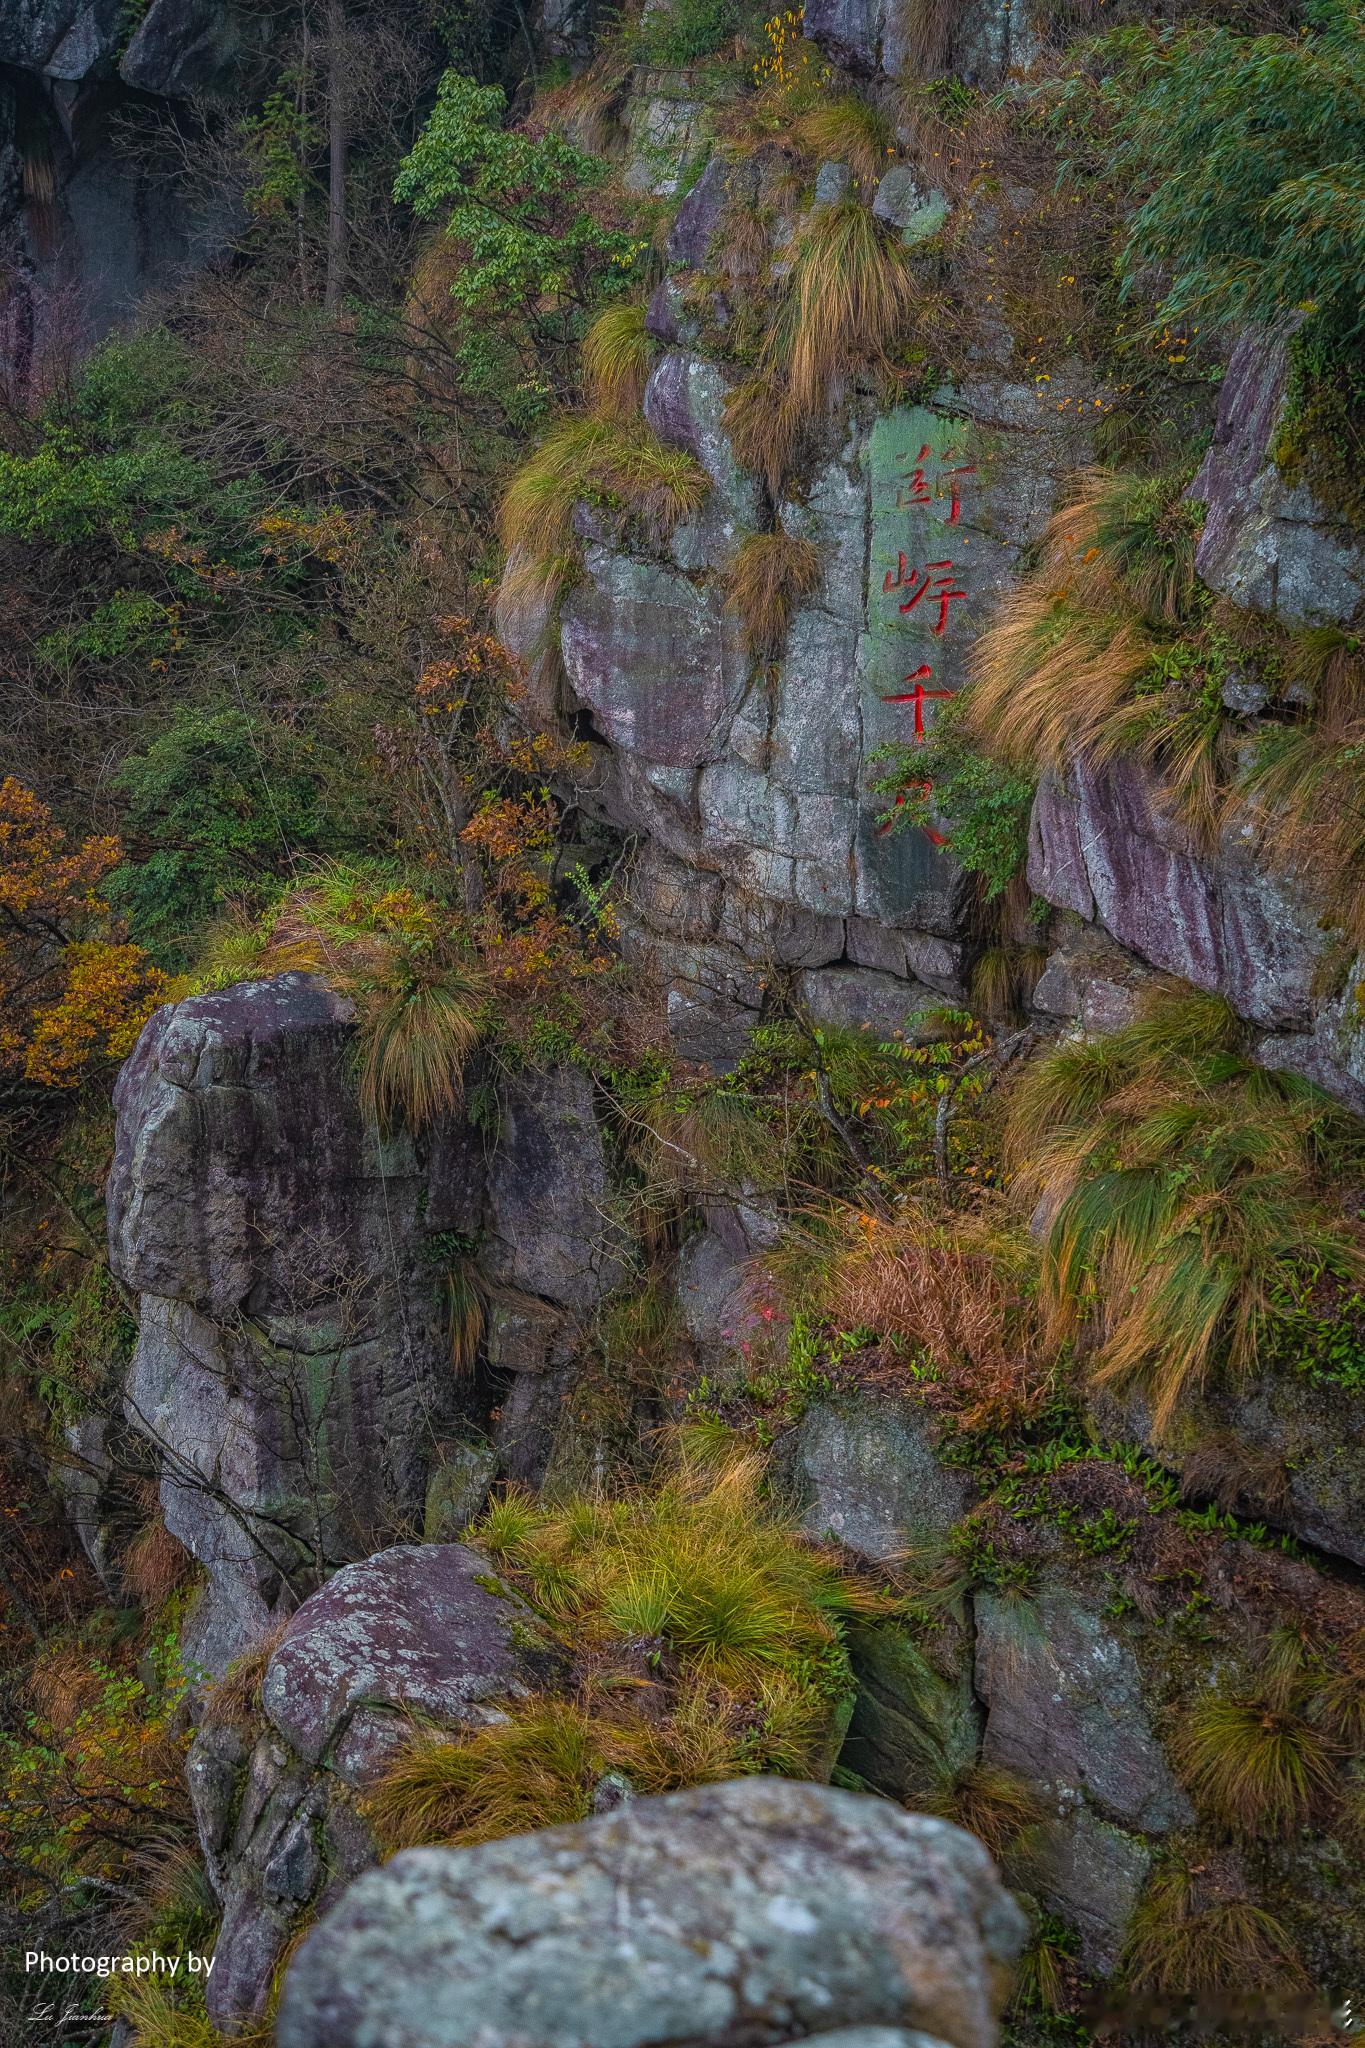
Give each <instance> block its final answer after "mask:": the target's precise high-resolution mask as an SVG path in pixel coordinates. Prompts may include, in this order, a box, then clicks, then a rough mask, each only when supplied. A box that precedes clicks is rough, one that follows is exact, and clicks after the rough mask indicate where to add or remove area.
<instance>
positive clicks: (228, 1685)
mask: <svg viewBox="0 0 1365 2048" xmlns="http://www.w3.org/2000/svg"><path fill="white" fill-rule="evenodd" d="M288 1625H289V1624H288V1623H287V1622H284V1621H282V1622H280V1623H279V1624H278V1626H277V1627H275V1628H273V1629H271V1630H270V1632H269V1634H268V1635H265V1636H262V1638H261V1640H260V1642H259V1643H257V1644H256V1645H255V1646H254V1647H253V1648H252V1649H250V1650H248V1651H246V1653H245V1654H244V1655H243V1656H241V1657H235V1658H234V1659H233V1661H232V1663H231V1664H229V1666H228V1668H227V1670H226V1671H225V1672H224V1673H223V1675H222V1677H221V1678H220V1679H219V1680H218V1683H217V1684H216V1685H214V1686H212V1687H211V1688H210V1689H209V1691H208V1692H207V1693H206V1694H205V1695H204V1702H203V1708H202V1715H201V1719H202V1725H203V1726H204V1727H206V1728H244V1729H245V1728H250V1727H251V1726H252V1725H253V1723H254V1722H255V1720H256V1718H257V1716H258V1715H259V1713H260V1710H261V1686H262V1684H263V1683H264V1681H265V1673H266V1666H267V1665H268V1664H269V1662H270V1660H271V1658H272V1657H273V1656H274V1654H275V1652H276V1650H277V1649H278V1648H279V1646H280V1644H281V1642H282V1641H283V1640H284V1632H285V1629H286V1628H287V1627H288Z"/></svg>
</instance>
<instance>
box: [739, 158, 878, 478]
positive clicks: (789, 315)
mask: <svg viewBox="0 0 1365 2048" xmlns="http://www.w3.org/2000/svg"><path fill="white" fill-rule="evenodd" d="M914 300H915V281H914V274H913V272H912V270H911V268H910V262H909V258H908V255H907V253H906V251H905V249H904V248H902V246H901V245H900V243H899V242H896V241H894V240H893V239H892V238H891V237H890V236H889V235H888V234H887V233H886V232H885V231H884V230H883V228H882V226H881V224H880V223H879V222H878V221H877V219H876V218H875V216H874V215H873V214H872V212H871V210H870V209H869V208H868V207H867V206H866V205H864V204H863V202H862V201H861V200H860V199H845V200H841V201H840V202H839V203H838V204H837V205H834V206H821V207H817V208H816V210H815V212H814V213H813V214H812V215H811V217H810V219H809V220H808V222H807V223H806V225H805V227H804V228H803V229H802V230H801V232H800V233H799V235H798V236H797V239H796V242H795V245H794V248H793V251H792V256H791V266H790V269H789V271H788V273H787V276H786V278H785V280H784V283H783V288H782V293H781V297H780V299H779V302H778V305H777V309H776V312H775V315H774V318H773V321H772V324H771V326H770V327H769V329H768V333H767V336H766V339H765V341H764V344H763V348H762V351H761V354H760V359H759V366H758V368H759V374H758V375H757V376H756V377H755V378H752V379H750V380H749V381H748V382H747V383H745V384H741V385H739V386H738V387H737V389H736V390H735V391H733V392H732V393H731V395H730V399H729V401H728V403H727V406H726V425H727V428H728V430H729V433H730V437H731V441H732V443H733V445H734V449H735V453H736V455H737V456H738V457H739V459H740V461H741V462H742V463H744V465H745V466H746V467H747V468H751V469H755V470H757V471H758V472H759V473H760V474H761V475H762V476H764V477H766V479H767V481H768V485H769V488H770V490H772V491H773V492H774V494H776V493H777V492H779V491H780V489H781V487H782V484H783V481H784V479H785V478H786V477H787V476H788V475H789V474H790V473H791V472H792V470H793V468H794V467H795V466H796V464H797V462H798V460H799V458H800V455H801V451H802V445H803V440H804V437H805V436H806V434H807V433H808V432H809V431H810V429H811V428H812V427H813V426H814V425H815V424H817V423H818V422H819V421H820V420H821V419H822V418H823V417H824V415H825V413H826V411H827V409H828V407H829V404H830V401H831V398H832V396H833V393H834V388H835V385H836V383H837V382H838V380H839V379H841V378H844V377H848V376H851V375H852V374H853V373H854V372H856V371H859V370H867V371H872V372H874V373H885V372H886V371H887V370H888V369H889V361H888V351H889V350H890V349H891V347H892V346H893V345H894V343H895V342H896V341H897V339H898V338H899V337H900V336H901V335H902V334H903V333H904V332H905V330H906V328H907V325H908V322H909V318H910V313H911V309H912V306H913V304H914Z"/></svg>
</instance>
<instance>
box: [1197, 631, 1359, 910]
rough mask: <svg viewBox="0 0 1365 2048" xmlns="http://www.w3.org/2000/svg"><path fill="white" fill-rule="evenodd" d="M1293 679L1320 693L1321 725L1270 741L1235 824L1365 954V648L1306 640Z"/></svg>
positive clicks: (1234, 810)
mask: <svg viewBox="0 0 1365 2048" xmlns="http://www.w3.org/2000/svg"><path fill="white" fill-rule="evenodd" d="M1289 674H1290V680H1291V681H1295V682H1299V683H1301V684H1306V685H1307V686H1308V687H1309V688H1310V689H1311V690H1312V692H1313V696H1314V705H1315V715H1314V717H1313V718H1312V719H1311V720H1308V721H1305V722H1304V723H1303V724H1299V725H1284V726H1280V727H1276V728H1272V729H1271V730H1270V731H1269V732H1268V733H1267V734H1266V735H1265V736H1264V737H1263V739H1262V741H1261V745H1260V748H1259V751H1258V753H1257V756H1256V759H1255V760H1254V762H1253V763H1252V766H1251V768H1250V770H1249V772H1248V773H1247V774H1246V776H1245V777H1244V778H1243V780H1242V783H1241V785H1240V787H1239V788H1238V789H1237V790H1236V791H1235V792H1234V793H1233V796H1232V798H1231V799H1230V801H1229V806H1228V812H1229V816H1230V818H1231V819H1232V821H1233V822H1234V823H1237V824H1247V823H1249V824H1250V825H1251V826H1252V828H1253V830H1254V831H1255V832H1256V833H1257V835H1258V837H1259V839H1260V843H1261V845H1262V846H1263V848H1264V849H1265V852H1266V854H1267V855H1268V856H1269V858H1270V860H1271V861H1272V862H1273V863H1274V864H1275V865H1276V866H1277V867H1279V868H1280V869H1282V870H1283V871H1285V872H1287V873H1289V874H1293V875H1297V876H1298V877H1300V879H1301V880H1302V881H1303V882H1304V883H1305V884H1306V885H1307V886H1308V887H1309V888H1310V889H1312V890H1313V891H1314V892H1315V893H1316V894H1318V895H1319V898H1320V900H1323V901H1324V903H1325V909H1326V915H1327V919H1328V921H1329V922H1331V923H1333V924H1335V925H1337V926H1339V927H1340V929H1341V930H1342V931H1343V932H1344V933H1345V935H1346V937H1347V938H1348V939H1349V941H1350V942H1351V944H1352V945H1353V946H1355V947H1361V946H1365V648H1362V645H1361V642H1360V641H1359V640H1358V639H1356V638H1355V637H1354V636H1351V635H1346V634H1340V633H1335V632H1330V631H1328V632H1318V633H1313V634H1306V635H1302V636H1299V638H1298V639H1297V641H1296V642H1295V643H1294V646H1293V653H1292V656H1291V661H1290V664H1289Z"/></svg>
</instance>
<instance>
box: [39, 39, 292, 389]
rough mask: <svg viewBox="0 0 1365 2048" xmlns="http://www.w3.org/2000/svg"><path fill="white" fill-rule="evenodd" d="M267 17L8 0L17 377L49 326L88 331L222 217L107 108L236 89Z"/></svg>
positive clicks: (129, 305) (201, 259)
mask: <svg viewBox="0 0 1365 2048" xmlns="http://www.w3.org/2000/svg"><path fill="white" fill-rule="evenodd" d="M268 34H269V23H268V21H267V20H266V19H265V18H264V17H263V16H262V15H261V14H260V13H259V12H257V11H255V10H242V9H238V8H236V7H234V6H231V5H229V6H218V5H215V4H211V0H151V4H150V5H149V6H148V7H146V8H145V9H140V10H132V9H130V8H129V7H127V6H125V5H123V4H122V0H16V4H15V5H14V6H11V7H8V8H6V10H5V13H4V18H3V19H0V260H3V267H4V270H5V271H6V272H7V273H9V274H10V277H11V278H12V284H11V289H10V291H9V293H8V297H7V302H6V305H5V309H4V322H5V332H4V339H5V343H6V347H5V355H6V357H7V359H8V360H9V362H10V364H11V366H12V368H13V370H14V371H15V372H16V373H17V374H18V375H19V377H20V379H21V380H22V379H23V378H24V377H25V376H26V374H27V368H28V365H29V363H30V362H31V359H32V356H33V352H34V349H35V347H39V346H41V344H42V342H43V340H44V338H45V336H46V334H47V331H48V330H49V329H51V330H52V331H53V332H54V333H55V332H56V331H57V330H58V329H60V330H61V331H63V332H64V333H65V334H66V335H67V336H68V338H70V336H71V335H72V334H75V335H78V336H80V337H81V338H82V339H83V340H85V341H87V342H93V341H96V340H98V339H99V338H100V337H101V336H102V335H104V334H105V333H106V332H107V331H108V330H109V328H111V327H113V326H116V325H119V324H122V323H125V322H127V321H128V320H129V319H131V317H132V316H133V314H134V312H135V310H136V308H137V307H138V305H139V304H140V303H141V302H142V301H143V300H144V299H146V298H147V296H148V295H149V294H152V293H155V292H157V291H160V290H164V289H166V288H168V287H170V286H171V285H173V284H174V283H175V282H176V281H177V280H179V279H180V278H182V277H184V276H185V275H187V274H188V273H190V272H192V271H194V270H196V269H198V268H200V267H202V266H203V264H204V263H205V262H207V261H208V260H210V258H211V257H212V256H213V255H214V254H216V253H218V252H220V251H221V250H222V249H223V248H224V247H225V245H226V242H227V239H228V237H229V235H230V233H231V230H232V227H233V225H234V223H233V221H232V219H231V217H230V214H229V213H225V212H224V211H223V209H222V207H221V206H218V207H215V206H214V205H212V204H205V202H204V201H203V200H202V199H200V200H198V201H192V200H191V199H190V198H189V196H188V195H187V193H186V190H185V189H184V187H183V184H182V182H181V181H180V180H179V179H178V178H177V176H176V174H175V170H174V167H173V166H171V165H170V164H169V163H161V164H160V165H158V166H155V167H154V166H152V165H150V164H148V163H145V162H141V163H140V162H139V161H138V159H137V157H136V156H135V155H134V153H133V152H132V151H131V150H130V148H129V146H128V139H127V137H126V136H121V135H120V131H119V120H120V116H121V115H126V114H127V113H128V112H129V111H145V110H146V109H147V107H148V106H149V105H150V104H152V103H153V102H155V101H158V100H160V101H165V102H168V103H171V104H175V103H180V104H181V106H182V109H183V106H184V103H186V102H187V101H189V100H190V98H191V97H192V96H194V95H200V94H203V95H209V96H210V97H211V96H213V95H214V94H218V93H222V92H223V91H225V90H227V89H230V88H231V87H232V86H233V85H235V84H236V83H237V82H238V81H239V80H240V79H241V78H242V76H243V74H244V73H245V71H246V70H247V69H248V68H249V66H250V64H251V62H252V60H253V58H254V57H255V56H256V55H258V54H259V51H260V49H261V48H262V46H263V40H264V38H265V37H267V36H268Z"/></svg>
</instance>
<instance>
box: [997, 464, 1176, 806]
mask: <svg viewBox="0 0 1365 2048" xmlns="http://www.w3.org/2000/svg"><path fill="white" fill-rule="evenodd" d="M1180 487H1181V479H1180V478H1179V477H1157V478H1146V479H1143V478H1134V477H1127V476H1113V475H1111V474H1109V473H1108V472H1106V471H1103V470H1091V471H1088V472H1087V473H1086V474H1085V475H1083V476H1082V477H1081V478H1080V479H1079V480H1078V482H1077V484H1076V486H1075V487H1074V489H1073V492H1072V495H1071V497H1070V500H1069V501H1068V503H1067V504H1066V505H1064V506H1063V507H1062V509H1061V510H1060V511H1059V512H1057V513H1056V514H1055V515H1054V517H1053V519H1052V520H1051V522H1050V524H1049V526H1048V529H1047V532H1046V534H1045V535H1044V538H1043V544H1042V559H1041V561H1040V564H1039V568H1038V570H1037V573H1036V574H1035V575H1034V576H1033V577H1031V578H1030V579H1029V580H1028V581H1027V582H1025V583H1022V584H1020V585H1018V586H1017V587H1016V588H1015V589H1014V590H1013V591H1012V592H1011V593H1010V594H1009V595H1008V596H1007V598H1006V600H1005V602H1004V604H1003V606H1002V607H1001V609H1000V610H999V612H998V613H997V615H996V618H995V620H994V622H993V623H992V625H991V626H989V627H988V628H987V630H986V632H985V633H984V634H983V635H982V636H981V638H980V640H979V641H978V642H977V645H976V649H975V651H974V655H973V682H972V689H971V692H970V695H969V698H968V700H967V709H966V713H965V716H966V720H967V724H968V728H969V730H970V731H972V732H973V733H974V734H975V735H976V737H977V738H978V739H979V740H980V741H981V742H982V743H983V745H984V746H985V747H986V748H987V750H988V751H989V752H990V753H992V754H994V755H995V756H996V757H997V758H998V759H1000V760H1002V761H1006V762H1008V763H1010V764H1011V765H1012V766H1014V767H1022V768H1028V769H1032V770H1033V771H1035V772H1036V771H1038V770H1041V769H1044V768H1051V769H1053V770H1060V769H1063V768H1065V766H1066V763H1067V761H1068V760H1069V758H1070V757H1071V755H1072V754H1073V753H1081V754H1085V755H1086V756H1088V757H1089V758H1090V759H1093V760H1097V761H1103V760H1105V759H1110V758H1112V757H1113V756H1114V755H1115V754H1117V753H1121V752H1128V751H1140V752H1143V753H1145V754H1146V755H1147V756H1148V758H1154V757H1155V755H1156V754H1158V753H1159V752H1161V751H1162V750H1163V749H1169V748H1170V747H1171V745H1172V744H1173V743H1175V744H1177V745H1178V744H1179V742H1180V740H1181V738H1182V736H1183V727H1182V725H1181V724H1180V723H1179V722H1173V721H1172V719H1171V718H1170V717H1169V716H1168V717H1163V716H1161V715H1160V714H1161V712H1162V711H1163V709H1164V710H1167V711H1168V712H1169V711H1174V712H1175V713H1176V714H1177V715H1178V713H1179V711H1181V710H1184V709H1185V706H1184V704H1183V702H1177V703H1174V704H1172V705H1167V706H1163V705H1162V704H1161V703H1160V702H1159V700H1158V694H1157V693H1156V692H1155V691H1152V692H1150V693H1147V694H1140V691H1139V686H1140V684H1141V682H1142V680H1143V676H1144V671H1149V670H1150V669H1151V667H1152V664H1153V662H1154V659H1155V658H1156V657H1157V656H1158V654H1159V653H1160V650H1161V647H1162V636H1163V634H1164V635H1165V636H1166V638H1167V639H1169V637H1170V635H1171V634H1172V633H1177V632H1179V631H1180V629H1181V627H1182V626H1185V625H1188V624H1189V623H1190V619H1191V613H1192V608H1193V607H1194V604H1195V600H1196V591H1197V587H1198V585H1197V579H1196V576H1195V571H1194V554H1195V547H1196V544H1197V542H1198V536H1199V525H1200V522H1201V520H1202V512H1201V510H1200V508H1199V507H1197V506H1194V505H1192V504H1191V503H1190V502H1189V501H1187V500H1186V499H1185V498H1184V497H1183V496H1182V495H1181V488H1180ZM1177 694H1178V693H1177ZM1154 713H1156V714H1157V715H1155V716H1154V715H1153V714H1154ZM1201 732H1202V727H1201ZM1185 766H1186V770H1187V772H1188V771H1189V769H1190V768H1191V766H1192V764H1190V763H1186V764H1185ZM1176 779H1177V780H1180V779H1182V778H1181V777H1180V776H1179V774H1177V777H1176Z"/></svg>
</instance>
